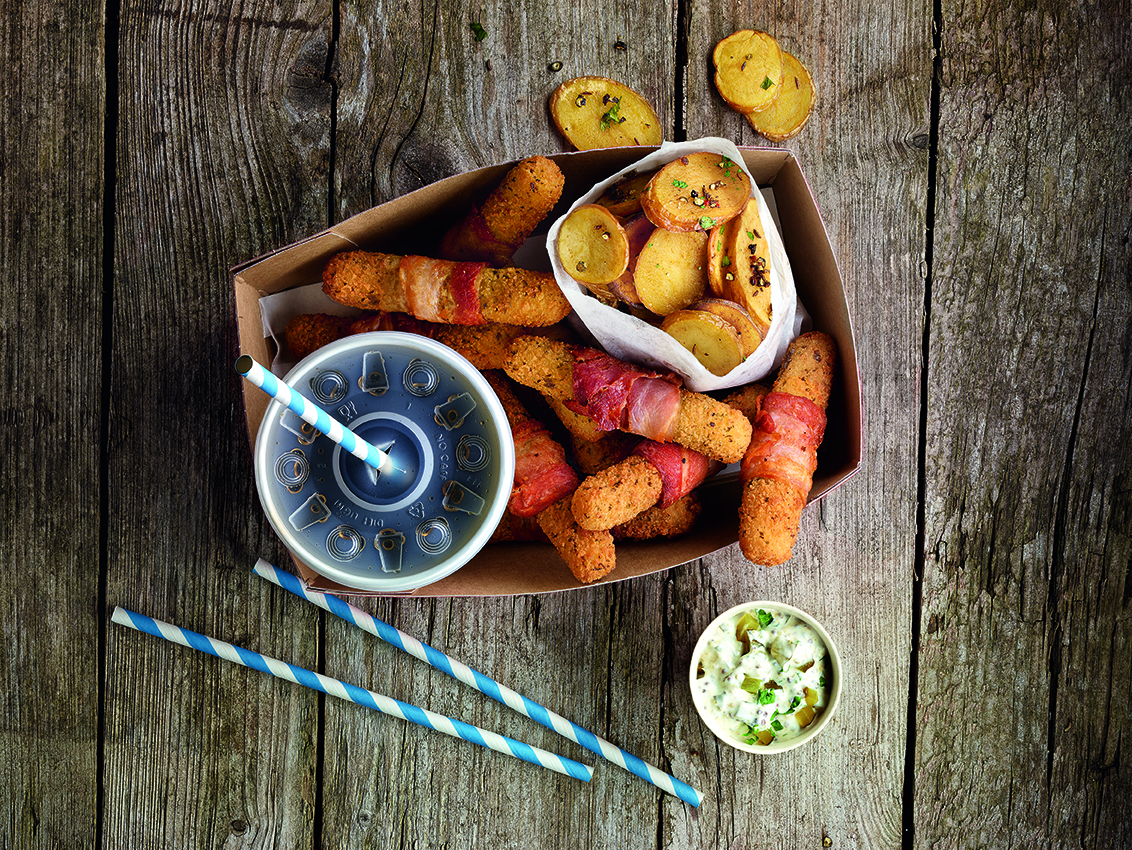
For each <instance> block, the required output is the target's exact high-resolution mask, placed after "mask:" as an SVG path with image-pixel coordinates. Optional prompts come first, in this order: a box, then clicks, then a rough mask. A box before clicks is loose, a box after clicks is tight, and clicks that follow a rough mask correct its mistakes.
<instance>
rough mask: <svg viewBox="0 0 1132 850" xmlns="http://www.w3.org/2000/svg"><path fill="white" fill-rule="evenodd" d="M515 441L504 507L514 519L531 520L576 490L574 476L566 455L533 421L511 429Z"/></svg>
mask: <svg viewBox="0 0 1132 850" xmlns="http://www.w3.org/2000/svg"><path fill="white" fill-rule="evenodd" d="M511 434H512V437H513V438H514V441H515V483H514V486H513V487H512V488H511V500H510V502H509V503H508V508H509V509H510V511H511V513H513V514H515V516H520V517H531V516H534V515H535V514H537V513H539V512H540V511H542V510H544V509H545V508H547V507H549V506H550V505H552V504H554V503H555V502H557V501H558V500H559V499H561V498H563V497H565V496H567V495H569V494H570V493H573V492H574V490H576V489H577V488H578V483H579V479H578V473H577V472H575V471H574V468H573V467H572V466H570V464H568V463H567V462H566V452H565V450H564V449H563V448H562V446H560V445H559V444H558V443H557V442H555V440H554V438H553V437H551V436H550V432H549V431H547V430H546V429H545V428H543V427H542V425H540V424H539V423H538V422H536V421H535V420H534V419H527V420H525V421H523V422H520V423H518V424H516V425H513V426H512V428H511Z"/></svg>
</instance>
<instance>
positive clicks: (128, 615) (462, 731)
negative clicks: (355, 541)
mask: <svg viewBox="0 0 1132 850" xmlns="http://www.w3.org/2000/svg"><path fill="white" fill-rule="evenodd" d="M110 619H111V620H113V621H114V622H115V623H118V624H119V625H123V626H129V627H130V628H131V629H137V630H138V631H139V632H145V633H146V634H147V635H153V636H154V637H159V638H163V639H165V640H167V641H172V642H173V643H179V644H180V645H181V646H187V647H190V648H191V649H196V650H199V651H200V652H204V653H207V654H208V655H215V656H216V657H217V658H223V659H225V660H226V661H232V662H234V663H236V664H240V665H242V666H244V667H250V668H252V669H253V670H259V671H260V672H263V673H270V674H271V675H272V676H275V677H277V678H280V679H285V680H287V681H288V682H294V683H295V684H297V685H305V686H306V687H308V688H310V689H311V690H315V691H320V692H321V693H324V694H329V695H330V696H334V697H340V698H341V699H344V700H348V701H349V702H352V703H356V704H357V705H364V706H366V707H367V708H372V709H374V711H380V712H381V713H382V714H389V715H392V716H393V717H400V718H401V719H402V720H408V721H409V722H411V723H416V724H417V725H418V726H424V727H425V728H426V729H435V730H436V731H437V732H443V733H444V734H445V735H451V736H452V737H453V738H461V739H463V740H465V741H470V742H471V743H473V744H479V745H480V746H481V747H486V748H487V749H489V750H495V751H496V752H499V753H504V754H506V755H509V756H514V757H515V758H517V759H522V760H523V761H527V762H530V763H531V764H537V765H539V766H540V767H545V768H547V769H549V770H553V771H556V772H557V773H563V774H565V775H567V776H572V777H574V778H575V779H581V780H582V781H583V782H589V781H590V779H591V778H592V777H593V768H592V767H589V766H588V765H584V764H580V763H579V762H576V761H573V760H572V759H568V758H565V757H564V756H560V755H556V754H555V753H549V752H547V751H546V750H540V749H539V748H538V747H532V746H531V745H530V744H524V743H522V742H521V741H515V740H512V739H511V738H505V737H504V736H503V735H497V734H496V733H495V732H489V731H487V730H486V729H480V728H479V727H478V726H472V725H470V724H468V723H464V722H463V721H460V720H455V719H453V718H451V717H445V716H444V715H442V714H435V713H433V712H431V711H428V710H427V709H423V708H417V707H416V706H415V705H409V704H408V703H406V702H401V701H400V700H396V699H393V698H391V697H387V696H382V695H381V694H378V693H374V692H373V691H367V690H366V689H365V688H360V687H358V686H357V685H351V684H348V683H346V682H342V681H339V680H338V679H331V678H330V677H329V676H323V675H322V674H321V673H315V672H314V671H313V670H306V669H304V668H302V667H296V666H295V665H293V664H287V663H286V662H284V661H279V660H278V659H275V658H269V657H268V656H266V655H260V654H259V653H258V652H252V651H251V650H250V649H244V648H243V647H239V646H235V645H233V644H230V643H225V642H224V641H222V640H217V639H216V638H210V637H208V636H207V635H202V634H198V633H197V632H191V631H189V630H188V629H182V628H181V627H179V626H174V625H171V624H169V623H164V622H162V621H161V620H154V619H152V618H151V617H146V616H145V615H143V614H135V613H134V612H133V611H127V610H125V609H124V608H115V609H114V613H113V615H112V616H111V617H110Z"/></svg>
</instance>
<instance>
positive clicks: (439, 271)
mask: <svg viewBox="0 0 1132 850" xmlns="http://www.w3.org/2000/svg"><path fill="white" fill-rule="evenodd" d="M486 267H487V264H486V263H458V262H453V261H452V260H434V259H432V258H430V257H418V256H413V255H407V256H405V257H402V258H401V265H400V268H399V269H398V273H399V274H400V277H401V286H402V288H403V289H404V292H405V300H406V302H408V306H409V312H410V313H412V314H413V315H414V316H416V317H417V318H418V319H422V320H423V321H426V322H443V323H446V324H453V325H479V324H483V322H484V317H483V313H482V312H481V311H480V302H479V291H478V286H477V281H478V278H479V275H480V272H482V271H483V270H484V269H485V268H486ZM446 291H447V292H448V293H450V294H451V297H452V300H453V302H454V303H455V307H454V308H453V307H450V306H449V304H448V303H447V299H446V298H445V297H444V295H445V292H446Z"/></svg>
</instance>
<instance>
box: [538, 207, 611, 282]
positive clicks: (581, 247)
mask: <svg viewBox="0 0 1132 850" xmlns="http://www.w3.org/2000/svg"><path fill="white" fill-rule="evenodd" d="M556 248H557V250H558V259H559V261H561V263H562V267H563V268H564V269H565V270H566V273H567V274H569V275H570V277H572V278H574V280H576V281H578V282H579V283H581V284H584V285H585V287H586V288H587V289H589V290H591V291H592V292H594V293H595V294H598V295H608V294H609V287H608V284H610V283H612V282H613V281H615V280H617V278H619V277H621V275H622V274H623V273H624V272H625V269H626V268H627V267H628V265H629V239H628V238H627V237H626V236H625V231H624V230H622V229H621V223H620V222H619V221H618V220H617V219H616V217H615V216H614V215H613V213H611V212H610V211H609V210H607V209H606V208H605V207H603V206H600V205H599V204H584V205H583V206H580V207H578V208H577V209H576V210H574V211H573V212H572V213H570V214H569V215H568V216H566V219H565V221H563V222H562V227H561V228H560V229H559V231H558V241H557V243H556Z"/></svg>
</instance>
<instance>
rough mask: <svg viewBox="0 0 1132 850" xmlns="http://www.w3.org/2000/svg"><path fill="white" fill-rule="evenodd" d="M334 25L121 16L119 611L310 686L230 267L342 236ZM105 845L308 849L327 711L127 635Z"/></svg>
mask: <svg viewBox="0 0 1132 850" xmlns="http://www.w3.org/2000/svg"><path fill="white" fill-rule="evenodd" d="M330 23H331V9H330V6H329V5H327V4H325V3H322V4H307V5H298V4H293V5H292V4H286V5H284V6H280V5H277V4H269V3H250V4H242V5H240V6H238V7H232V6H224V5H222V4H221V5H209V4H204V3H199V4H194V5H193V6H191V7H184V6H180V5H175V4H174V5H171V6H160V5H158V6H154V5H152V4H134V3H124V4H122V7H121V10H120V23H119V30H120V36H119V37H120V45H119V51H120V56H121V62H120V68H119V69H118V103H117V107H118V128H119V133H118V138H117V186H116V193H115V196H114V203H115V205H116V219H115V220H116V233H115V241H116V251H115V262H114V279H113V327H112V329H111V334H112V337H111V338H112V340H113V346H114V348H113V367H112V375H111V380H112V382H113V384H112V386H113V392H112V398H111V420H112V425H111V434H110V437H109V446H110V456H109V479H110V494H111V495H110V504H109V505H107V506H106V510H107V516H108V522H109V553H108V554H109V574H108V576H107V598H108V602H109V604H110V605H111V606H113V605H121V606H123V607H126V608H130V609H133V610H136V611H139V612H141V613H143V614H147V615H150V616H153V617H156V618H159V619H162V620H167V621H170V622H173V623H176V624H178V625H183V626H185V627H187V628H190V629H194V630H196V631H199V632H204V633H206V634H210V635H215V636H216V637H219V638H221V639H224V640H228V641H231V642H232V643H236V644H238V645H242V646H247V647H248V648H250V649H254V650H257V651H260V652H263V653H265V654H267V655H271V656H275V657H278V658H282V659H285V660H287V661H291V662H293V663H297V664H299V665H302V666H306V667H315V666H317V664H318V659H319V653H318V631H317V624H318V618H317V617H316V616H315V615H314V613H313V612H299V613H297V614H296V615H294V616H290V617H287V618H283V617H282V616H280V614H279V611H278V608H277V606H278V605H279V602H280V597H281V596H282V595H284V594H282V593H281V592H280V591H277V590H275V589H274V588H271V587H269V586H268V585H267V583H265V582H263V581H261V580H259V579H256V578H255V577H253V576H252V575H251V574H250V570H251V567H252V566H253V564H254V562H255V559H256V556H258V555H267V556H269V557H271V556H275V557H276V560H280V559H281V553H280V550H279V549H278V544H277V543H275V541H274V537H273V535H271V534H270V533H269V532H268V531H267V529H266V526H265V524H264V521H263V517H262V513H261V511H260V508H259V504H258V501H257V499H256V496H255V491H254V485H253V479H252V468H251V457H250V451H249V448H248V446H247V444H246V442H245V441H244V438H243V434H244V433H245V430H244V425H243V411H242V406H241V404H240V403H239V399H240V386H239V381H238V378H237V377H236V375H235V372H234V370H233V367H232V364H233V363H234V362H235V358H236V354H237V351H236V335H235V329H234V309H233V297H232V283H231V279H230V277H229V273H228V269H229V268H230V267H231V266H232V265H234V264H235V263H237V262H240V261H241V260H245V259H248V258H250V257H254V256H256V255H258V254H260V253H262V252H264V251H266V250H269V249H271V248H275V247H278V246H280V245H284V244H286V243H288V242H290V241H293V240H294V239H296V238H298V237H300V236H304V235H306V234H307V233H309V232H311V231H313V230H316V229H318V228H321V227H323V226H325V223H326V209H327V184H328V177H327V174H328V165H329V159H328V149H327V145H328V139H329V128H330V107H331V98H330V86H329V84H328V83H325V82H324V81H323V79H322V78H323V74H324V71H325V65H326V62H327V56H328V42H329V38H330ZM108 628H109V629H110V631H109V635H108V641H109V649H108V654H107V689H106V693H107V699H106V706H105V718H106V721H105V722H106V745H105V750H106V755H105V764H104V771H105V777H106V780H105V782H106V784H105V801H106V809H105V823H104V833H105V834H104V841H105V844H106V846H133V847H178V848H188V847H206V846H207V847H213V846H218V845H221V844H223V845H224V846H226V847H302V846H309V845H310V844H311V842H312V835H313V825H314V820H315V815H316V805H317V788H316V786H315V777H316V773H317V767H318V766H317V748H318V745H319V739H318V709H319V705H320V703H319V700H318V698H317V697H315V696H314V695H313V694H312V693H309V692H306V691H304V690H302V689H300V688H296V687H293V686H289V685H285V684H282V683H280V682H277V681H275V680H273V679H270V678H269V677H266V676H264V675H263V674H260V673H256V672H252V671H249V670H245V669H242V668H238V667H234V666H232V665H228V664H226V663H225V662H221V661H219V660H217V659H214V658H210V657H206V656H203V655H200V654H197V653H194V652H191V651H189V650H185V649H180V648H176V647H171V646H169V645H166V644H164V643H163V642H161V641H158V640H156V639H154V638H151V637H148V636H144V635H140V634H136V633H133V632H129V631H126V630H124V629H121V628H120V627H117V626H109V627H108Z"/></svg>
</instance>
